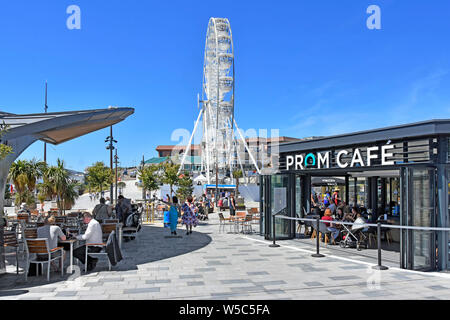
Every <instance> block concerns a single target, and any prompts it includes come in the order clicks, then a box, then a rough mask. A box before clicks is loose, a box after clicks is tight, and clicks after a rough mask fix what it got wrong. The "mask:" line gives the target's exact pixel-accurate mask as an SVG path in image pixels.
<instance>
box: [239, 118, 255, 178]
mask: <svg viewBox="0 0 450 320" xmlns="http://www.w3.org/2000/svg"><path fill="white" fill-rule="evenodd" d="M233 121H234V126H235V127H236V130H237V132H239V136H240V137H241V140H242V143H243V144H244V146H245V149H246V150H247V152H248V155H249V156H250V159H251V160H252V162H253V165H254V166H255V168H256V171H258V174H261V171H260V170H259V168H258V164H257V163H256V161H255V158H253V154H252V153H251V152H250V149H249V148H248V146H247V143H246V142H245V139H244V137H243V136H242V133H241V131H240V130H239V127H238V125H237V123H236V120H235V119H233Z"/></svg>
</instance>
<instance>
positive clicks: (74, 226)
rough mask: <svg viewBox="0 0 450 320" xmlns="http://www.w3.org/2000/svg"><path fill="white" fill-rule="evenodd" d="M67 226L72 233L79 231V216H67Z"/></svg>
mask: <svg viewBox="0 0 450 320" xmlns="http://www.w3.org/2000/svg"><path fill="white" fill-rule="evenodd" d="M65 228H66V230H68V231H69V232H71V233H79V232H80V223H79V221H78V218H76V217H67V219H66V224H65Z"/></svg>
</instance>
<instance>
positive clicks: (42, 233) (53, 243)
mask: <svg viewBox="0 0 450 320" xmlns="http://www.w3.org/2000/svg"><path fill="white" fill-rule="evenodd" d="M55 221H56V219H55V216H54V215H49V216H47V218H46V219H45V221H44V226H42V227H39V228H37V237H38V238H39V239H48V241H47V242H48V249H49V250H53V249H55V248H56V247H58V240H59V239H61V240H63V241H64V240H66V236H65V235H64V233H63V232H62V230H61V228H60V227H59V226H56V225H55ZM59 255H60V251H57V252H55V253H54V254H53V256H52V257H57V256H59ZM36 259H37V260H39V261H44V260H48V254H46V253H45V254H39V253H38V254H37V256H36ZM54 262H55V261H52V265H53V266H55V265H54V264H53V263H54ZM60 267H61V266H60Z"/></svg>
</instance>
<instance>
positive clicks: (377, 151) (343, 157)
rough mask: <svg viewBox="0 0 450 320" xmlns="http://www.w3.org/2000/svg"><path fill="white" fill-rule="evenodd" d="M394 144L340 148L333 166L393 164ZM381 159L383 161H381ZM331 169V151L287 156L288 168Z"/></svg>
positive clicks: (342, 167)
mask: <svg viewBox="0 0 450 320" xmlns="http://www.w3.org/2000/svg"><path fill="white" fill-rule="evenodd" d="M394 148H395V146H393V145H384V146H381V147H368V148H355V149H354V150H353V151H349V150H338V151H337V153H336V159H335V165H333V168H341V169H345V168H354V167H371V166H372V165H373V164H374V162H375V160H377V161H376V162H377V163H376V165H380V164H381V165H382V166H392V165H394V164H395V162H394V160H392V158H393V157H394V154H393V153H391V152H390V151H391V150H392V149H394ZM380 160H381V161H380ZM312 168H314V169H330V168H331V151H327V152H317V153H303V154H296V155H287V156H286V170H288V171H289V170H307V169H312Z"/></svg>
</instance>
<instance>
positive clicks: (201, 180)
mask: <svg viewBox="0 0 450 320" xmlns="http://www.w3.org/2000/svg"><path fill="white" fill-rule="evenodd" d="M207 181H208V179H207V178H206V177H205V176H204V175H202V174H201V175H199V176H198V177H196V178H195V179H194V182H207Z"/></svg>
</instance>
